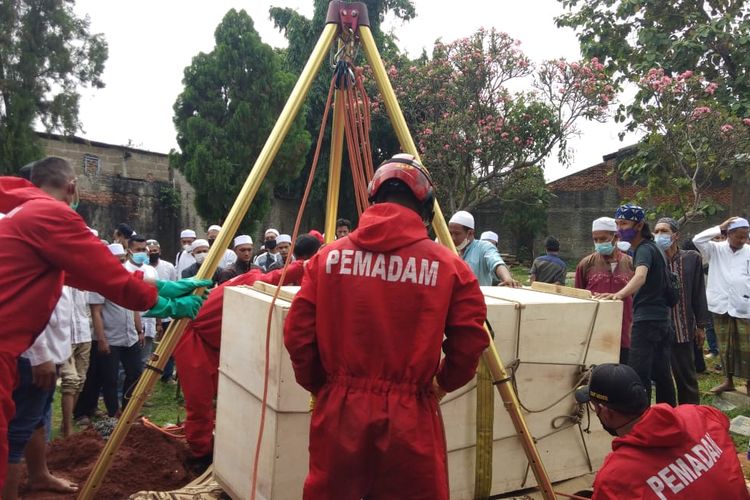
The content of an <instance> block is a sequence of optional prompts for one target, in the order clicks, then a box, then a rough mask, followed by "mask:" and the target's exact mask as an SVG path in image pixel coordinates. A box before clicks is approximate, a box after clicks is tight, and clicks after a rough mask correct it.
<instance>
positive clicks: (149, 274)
mask: <svg viewBox="0 0 750 500" xmlns="http://www.w3.org/2000/svg"><path fill="white" fill-rule="evenodd" d="M125 269H127V270H128V272H129V273H133V272H135V271H143V279H148V280H153V281H156V280H158V279H159V273H157V272H156V269H154V268H153V267H152V266H149V265H148V264H143V265H141V266H136V265H135V264H133V263H132V262H131V261H130V259H128V260H126V261H125ZM141 325H143V335H144V336H146V337H149V338H154V337H156V318H146V317H144V316H143V313H141Z"/></svg>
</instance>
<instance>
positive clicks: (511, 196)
mask: <svg viewBox="0 0 750 500" xmlns="http://www.w3.org/2000/svg"><path fill="white" fill-rule="evenodd" d="M553 196H554V195H553V194H552V193H551V192H549V191H548V190H547V187H546V182H545V180H544V170H543V169H542V168H541V167H538V166H534V167H530V168H525V169H521V170H517V171H515V172H513V173H512V174H511V175H510V178H509V179H508V183H507V188H506V189H505V191H504V193H503V196H502V198H501V199H500V200H499V202H500V204H499V212H500V221H501V224H500V227H502V228H504V229H505V230H506V231H507V232H508V233H510V235H511V236H512V239H513V241H515V245H516V246H515V248H513V249H512V252H513V253H515V255H516V256H517V257H518V259H519V260H533V259H534V257H535V255H534V240H535V239H536V236H538V235H540V234H543V233H544V232H545V231H546V230H547V208H548V207H549V204H550V201H551V200H552V197H553Z"/></svg>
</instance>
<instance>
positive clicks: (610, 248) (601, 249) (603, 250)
mask: <svg viewBox="0 0 750 500" xmlns="http://www.w3.org/2000/svg"><path fill="white" fill-rule="evenodd" d="M594 250H596V252H597V253H599V254H601V255H612V252H614V251H615V246H614V245H613V244H612V242H611V241H605V242H604V243H594Z"/></svg>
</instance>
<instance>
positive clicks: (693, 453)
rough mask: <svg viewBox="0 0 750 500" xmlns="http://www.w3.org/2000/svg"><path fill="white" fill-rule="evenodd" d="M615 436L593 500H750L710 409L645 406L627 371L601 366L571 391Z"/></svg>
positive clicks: (725, 424) (721, 421)
mask: <svg viewBox="0 0 750 500" xmlns="http://www.w3.org/2000/svg"><path fill="white" fill-rule="evenodd" d="M576 400H577V401H578V402H579V403H588V404H589V405H591V406H592V407H593V409H594V411H595V412H596V416H597V417H599V420H600V421H601V423H602V427H604V429H605V430H606V431H607V432H609V433H610V434H612V435H613V436H615V439H614V440H613V441H612V453H610V454H609V455H607V458H605V459H604V463H603V464H602V466H601V468H600V469H599V472H597V473H596V479H595V480H594V496H593V497H592V498H593V499H594V500H618V499H620V498H639V499H654V500H657V499H659V500H666V499H667V498H670V499H671V498H675V499H685V500H688V499H704V498H705V499H708V498H712V499H713V498H721V499H727V500H728V499H730V498H731V499H733V500H750V494H748V490H747V485H746V484H745V477H744V475H743V474H742V468H741V467H740V462H739V460H738V459H737V451H736V450H735V447H734V443H733V442H732V438H731V437H730V436H729V420H728V419H727V417H726V416H725V415H724V414H723V413H721V412H720V411H719V410H717V409H716V408H712V407H710V406H699V405H690V404H686V405H680V406H678V407H677V408H672V407H671V406H669V405H668V404H664V403H662V404H657V405H654V406H650V405H649V399H648V396H647V393H646V388H645V387H644V386H643V383H642V381H641V378H640V377H639V376H638V374H637V373H636V372H635V370H633V369H632V368H631V367H629V366H628V365H621V364H616V363H607V364H603V365H599V366H597V367H596V368H594V370H593V371H592V373H591V381H590V383H589V385H586V386H583V387H581V388H579V389H578V390H577V391H576Z"/></svg>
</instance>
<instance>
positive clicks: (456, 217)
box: [448, 210, 474, 229]
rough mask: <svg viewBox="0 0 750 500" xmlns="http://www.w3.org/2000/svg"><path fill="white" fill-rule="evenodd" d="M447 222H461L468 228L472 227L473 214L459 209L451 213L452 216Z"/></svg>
mask: <svg viewBox="0 0 750 500" xmlns="http://www.w3.org/2000/svg"><path fill="white" fill-rule="evenodd" d="M448 222H449V223H453V224H461V225H462V226H466V227H468V228H469V229H474V216H473V215H471V214H470V213H469V212H466V211H464V210H459V211H458V212H456V213H455V214H453V217H451V220H449V221H448Z"/></svg>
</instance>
